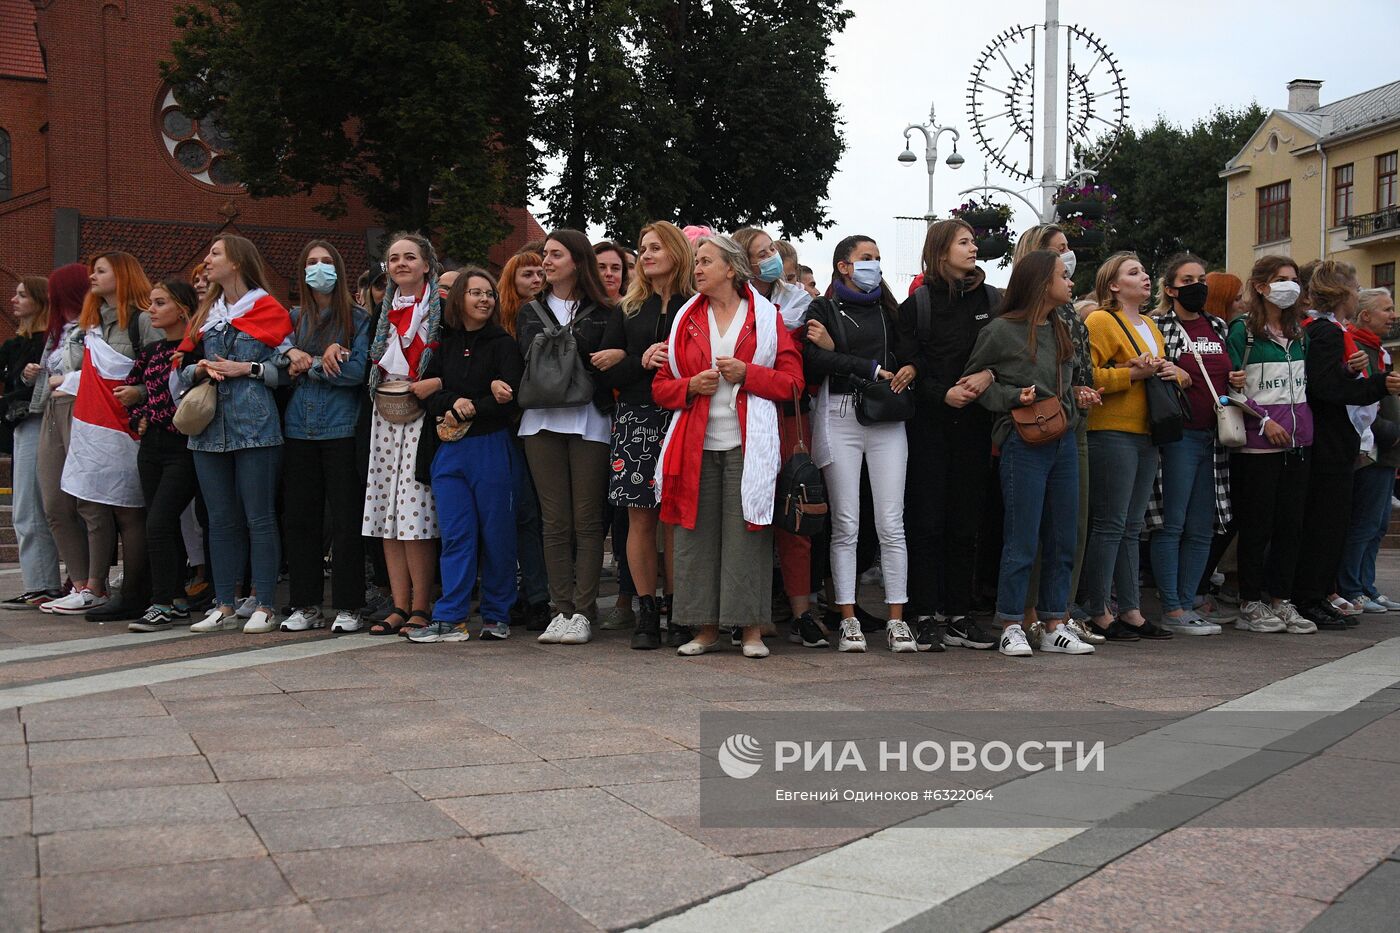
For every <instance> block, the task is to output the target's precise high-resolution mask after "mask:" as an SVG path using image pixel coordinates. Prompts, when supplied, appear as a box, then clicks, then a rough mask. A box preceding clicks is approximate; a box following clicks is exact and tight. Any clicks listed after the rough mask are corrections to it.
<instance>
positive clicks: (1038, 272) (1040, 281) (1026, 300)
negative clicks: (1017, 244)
mask: <svg viewBox="0 0 1400 933" xmlns="http://www.w3.org/2000/svg"><path fill="white" fill-rule="evenodd" d="M1059 258H1060V255H1059V253H1056V252H1055V251H1054V250H1048V249H1036V250H1031V251H1030V252H1029V253H1027V254H1026V255H1024V256H1022V257H1021V259H1020V261H1019V262H1017V263H1016V264H1015V265H1014V266H1012V267H1011V281H1009V282H1007V283H1006V293H1005V294H1004V295H1002V299H1001V306H1002V307H1003V308H1007V309H1008V310H1006V311H1003V312H1002V313H1001V317H1004V318H1006V319H1007V320H1011V321H1027V322H1028V323H1029V324H1030V326H1029V327H1027V328H1026V355H1027V356H1029V357H1030V358H1031V359H1035V332H1036V325H1038V324H1040V323H1042V322H1043V321H1044V320H1046V319H1047V318H1048V319H1049V321H1050V323H1051V325H1052V326H1053V327H1054V331H1055V349H1056V353H1055V358H1056V359H1057V360H1059V361H1060V362H1061V363H1063V362H1065V361H1067V360H1069V359H1070V358H1071V357H1072V356H1073V355H1074V345H1073V343H1072V341H1071V340H1070V336H1069V328H1068V327H1066V326H1065V321H1064V318H1062V317H1060V315H1059V314H1058V313H1057V312H1056V310H1055V306H1054V304H1053V303H1052V302H1051V301H1050V284H1051V282H1052V281H1053V280H1054V275H1055V263H1056V262H1058V261H1059Z"/></svg>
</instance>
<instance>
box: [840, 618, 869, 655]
mask: <svg viewBox="0 0 1400 933" xmlns="http://www.w3.org/2000/svg"><path fill="white" fill-rule="evenodd" d="M836 650H837V651H864V650H865V635H864V633H862V632H861V630H860V619H855V618H852V619H842V620H841V638H840V640H838V641H837V642H836Z"/></svg>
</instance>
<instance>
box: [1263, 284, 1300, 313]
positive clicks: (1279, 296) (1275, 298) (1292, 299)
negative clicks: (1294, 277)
mask: <svg viewBox="0 0 1400 933" xmlns="http://www.w3.org/2000/svg"><path fill="white" fill-rule="evenodd" d="M1302 293H1303V286H1301V285H1299V284H1298V283H1297V282H1275V283H1274V284H1272V285H1270V286H1269V296H1268V297H1269V303H1270V304H1271V305H1273V306H1274V307H1276V308H1282V309H1285V310H1286V309H1288V308H1291V307H1293V305H1295V304H1297V302H1298V296H1299V295H1301V294H1302Z"/></svg>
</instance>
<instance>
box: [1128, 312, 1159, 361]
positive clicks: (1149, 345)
mask: <svg viewBox="0 0 1400 933" xmlns="http://www.w3.org/2000/svg"><path fill="white" fill-rule="evenodd" d="M1133 330H1135V331H1137V332H1138V336H1139V337H1141V338H1142V342H1141V343H1140V344H1138V348H1139V349H1140V350H1141V351H1142V352H1143V353H1147V354H1150V355H1152V356H1161V355H1162V349H1163V348H1162V347H1159V346H1157V338H1156V337H1154V336H1152V326H1151V325H1150V324H1148V323H1147V322H1146V321H1138V322H1137V323H1136V324H1134V325H1133Z"/></svg>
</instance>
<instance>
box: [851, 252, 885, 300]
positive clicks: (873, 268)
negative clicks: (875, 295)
mask: <svg viewBox="0 0 1400 933" xmlns="http://www.w3.org/2000/svg"><path fill="white" fill-rule="evenodd" d="M851 265H853V266H855V270H854V271H853V272H852V273H851V281H852V282H855V283H856V288H859V289H860V290H861V291H863V292H873V291H874V290H875V289H877V288H879V287H880V260H878V259H861V260H859V261H857V262H853V263H851Z"/></svg>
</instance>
